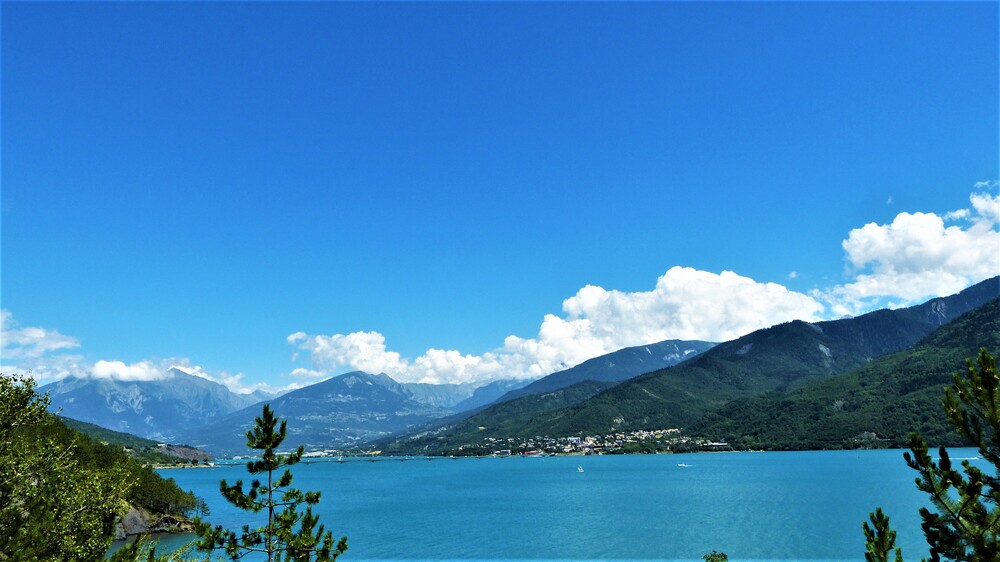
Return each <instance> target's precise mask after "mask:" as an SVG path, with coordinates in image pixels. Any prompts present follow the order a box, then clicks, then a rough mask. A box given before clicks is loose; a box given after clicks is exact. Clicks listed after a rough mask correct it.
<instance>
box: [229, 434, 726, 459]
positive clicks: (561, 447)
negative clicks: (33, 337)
mask: <svg viewBox="0 0 1000 562" xmlns="http://www.w3.org/2000/svg"><path fill="white" fill-rule="evenodd" d="M732 450H733V448H732V447H731V446H730V445H729V444H728V443H724V442H713V441H710V440H708V439H700V438H691V437H686V436H684V435H682V434H681V431H680V430H679V429H655V430H640V431H631V432H619V433H609V434H607V435H588V436H584V437H575V436H574V437H547V436H535V437H525V438H514V437H507V438H494V437H486V438H484V439H483V443H482V444H475V445H473V444H467V445H460V446H458V447H456V448H455V449H454V450H449V451H443V452H439V453H436V454H434V455H430V456H438V457H516V456H522V457H541V456H556V455H622V454H656V453H691V452H697V451H732ZM382 453H383V452H382V451H377V450H370V451H363V452H359V451H343V450H337V449H328V450H322V451H309V452H307V453H305V454H304V455H303V459H310V458H311V459H317V458H331V457H333V458H338V457H339V458H340V459H341V460H343V458H344V457H354V458H356V457H358V456H368V457H372V458H373V459H374V457H378V456H381V455H382ZM246 458H250V457H244V456H236V457H233V460H242V459H246Z"/></svg>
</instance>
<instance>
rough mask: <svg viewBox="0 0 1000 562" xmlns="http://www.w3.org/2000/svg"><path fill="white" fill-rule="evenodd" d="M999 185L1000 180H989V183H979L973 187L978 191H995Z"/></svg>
mask: <svg viewBox="0 0 1000 562" xmlns="http://www.w3.org/2000/svg"><path fill="white" fill-rule="evenodd" d="M998 185H1000V181H998V180H987V181H977V182H976V183H975V185H973V187H975V188H976V189H993V188H994V187H997V186H998Z"/></svg>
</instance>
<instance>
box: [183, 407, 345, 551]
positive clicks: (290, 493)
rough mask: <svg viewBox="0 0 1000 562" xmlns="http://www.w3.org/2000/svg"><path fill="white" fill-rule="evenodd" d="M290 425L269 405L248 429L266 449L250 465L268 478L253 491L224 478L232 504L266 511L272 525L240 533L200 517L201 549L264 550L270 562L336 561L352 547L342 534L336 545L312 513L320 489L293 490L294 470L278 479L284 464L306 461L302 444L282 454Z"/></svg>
mask: <svg viewBox="0 0 1000 562" xmlns="http://www.w3.org/2000/svg"><path fill="white" fill-rule="evenodd" d="M286 423H287V422H286V420H281V422H280V424H279V423H278V419H277V418H276V417H275V416H274V413H273V412H272V411H271V408H270V406H269V405H267V404H265V405H264V410H263V413H262V414H261V416H260V417H258V418H256V419H255V424H254V427H253V429H252V430H251V431H248V432H247V446H248V447H250V448H251V449H257V450H259V451H261V453H260V459H259V460H254V461H251V462H249V463H247V471H248V472H249V473H250V474H264V473H266V474H267V481H266V482H261V481H260V480H256V479H255V480H254V481H253V482H251V483H250V488H249V490H247V491H244V490H243V481H242V480H237V481H236V483H235V484H233V485H232V486H230V485H229V484H227V483H226V481H225V480H222V481H221V482H220V491H221V492H222V496H223V497H224V498H226V500H227V501H228V502H229V503H231V504H233V505H235V506H236V507H239V508H240V509H245V510H248V511H252V512H254V513H258V512H261V511H266V512H267V525H266V526H263V527H257V528H255V529H251V528H250V525H244V526H243V528H242V529H241V530H240V532H238V533H237V532H235V531H230V530H227V529H223V528H222V526H221V525H218V526H215V527H212V526H211V525H209V524H207V523H204V522H202V521H201V520H199V519H195V532H196V533H197V534H198V535H199V536H200V539H199V540H198V542H197V544H196V547H197V548H198V550H205V551H210V550H213V549H217V548H221V549H224V550H225V552H226V554H227V555H228V556H229V557H230V558H232V559H233V560H238V559H239V558H240V557H242V556H243V555H245V554H247V553H248V552H263V553H266V554H267V559H268V561H269V562H276V561H278V560H285V561H289V562H290V561H295V562H300V561H309V560H315V561H317V562H325V561H333V560H336V558H337V557H338V556H339V555H341V554H343V553H344V551H346V550H347V537H341V538H340V540H339V541H338V542H337V543H336V545H335V544H334V542H333V536H332V534H331V533H330V531H325V530H324V527H323V525H321V524H319V516H318V515H314V514H313V512H312V506H313V505H316V504H317V503H319V499H320V493H319V492H302V491H301V490H297V489H295V488H291V487H290V486H291V483H292V472H291V470H289V469H288V468H285V471H284V473H283V474H281V476H279V477H277V478H275V476H276V471H277V470H278V469H279V468H281V467H282V466H284V467H288V466H291V465H293V464H295V463H297V462H299V461H300V460H301V459H302V453H303V449H302V447H299V448H298V449H297V450H296V451H295V452H294V453H291V454H287V455H279V454H278V453H277V452H276V451H277V448H278V447H279V446H280V445H281V443H282V441H284V440H285V435H286ZM303 503H304V504H306V507H305V510H304V511H301V512H300V511H299V506H301V505H302V504H303ZM296 527H298V528H297V529H296Z"/></svg>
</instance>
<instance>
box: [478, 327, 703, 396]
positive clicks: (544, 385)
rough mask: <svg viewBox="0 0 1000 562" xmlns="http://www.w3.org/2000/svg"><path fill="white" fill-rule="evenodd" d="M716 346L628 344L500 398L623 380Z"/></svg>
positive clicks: (700, 343) (673, 342) (678, 342)
mask: <svg viewBox="0 0 1000 562" xmlns="http://www.w3.org/2000/svg"><path fill="white" fill-rule="evenodd" d="M714 345H715V344H714V343H710V342H704V341H684V340H666V341H661V342H659V343H651V344H649V345H639V346H635V347H626V348H624V349H620V350H618V351H615V352H612V353H608V354H607V355H601V356H600V357H595V358H593V359H589V360H587V361H584V362H583V363H580V364H579V365H577V366H575V367H572V368H569V369H566V370H564V371H559V372H556V373H552V374H551V375H548V376H546V377H542V378H540V379H538V380H537V381H535V382H533V383H531V384H528V385H526V386H524V387H521V388H519V389H516V390H512V391H510V392H508V393H507V394H505V395H504V396H503V397H501V398H500V399H499V400H498V401H499V402H505V401H507V400H513V399H515V398H519V397H521V396H528V395H531V394H543V393H546V392H552V391H553V390H558V389H560V388H566V387H567V386H572V385H574V384H576V383H579V382H583V381H597V382H621V381H624V380H628V379H630V378H633V377H637V376H639V375H641V374H644V373H650V372H652V371H657V370H660V369H663V368H666V367H671V366H673V365H676V364H678V363H680V362H682V361H684V360H687V359H691V358H692V357H695V356H697V355H698V354H700V353H702V352H704V351H707V350H709V349H711V348H712V347H713V346H714Z"/></svg>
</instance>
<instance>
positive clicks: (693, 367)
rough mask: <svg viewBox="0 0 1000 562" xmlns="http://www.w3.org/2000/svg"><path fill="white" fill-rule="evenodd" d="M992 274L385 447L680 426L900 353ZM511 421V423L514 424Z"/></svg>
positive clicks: (999, 290) (755, 336)
mask: <svg viewBox="0 0 1000 562" xmlns="http://www.w3.org/2000/svg"><path fill="white" fill-rule="evenodd" d="M998 283H1000V280H998V278H996V277H994V278H992V279H989V280H986V281H983V282H981V283H978V284H976V285H974V286H972V287H969V288H968V289H966V290H964V291H962V292H960V293H958V294H956V295H952V296H949V297H943V298H936V299H932V300H930V301H928V302H926V303H923V304H921V305H917V306H913V307H909V308H902V309H897V310H878V311H875V312H872V313H869V314H865V315H863V316H858V317H856V318H846V319H840V320H832V321H826V322H817V323H808V322H802V321H793V322H788V323H784V324H779V325H776V326H773V327H770V328H766V329H763V330H758V331H755V332H752V333H750V334H747V335H746V336H743V337H741V338H738V339H736V340H733V341H729V342H725V343H722V344H719V345H717V346H715V347H713V348H711V349H709V350H708V351H705V352H704V353H702V354H699V355H697V356H695V357H693V358H691V359H689V360H687V361H684V362H683V363H681V364H679V365H676V366H674V367H668V368H665V369H660V370H657V371H653V372H650V373H647V374H643V375H641V376H638V377H635V378H632V379H629V380H626V381H624V382H622V383H619V384H615V385H613V386H610V387H605V388H601V387H600V386H599V385H596V384H595V383H594V382H586V383H578V385H583V386H580V387H579V388H577V387H576V386H575V385H574V386H569V387H565V388H563V389H560V390H558V391H557V392H556V393H553V394H552V395H551V396H548V395H546V396H547V399H546V400H540V399H539V397H537V396H536V397H531V396H528V397H521V398H517V399H514V400H511V401H508V402H505V403H501V404H495V405H493V406H490V407H488V408H486V409H484V410H482V411H481V412H478V413H476V414H475V415H473V416H471V417H468V418H466V419H463V420H460V421H457V422H455V423H451V424H448V425H446V426H441V427H437V428H434V429H433V430H432V431H424V432H421V433H420V434H417V435H410V436H404V437H403V438H400V439H396V440H394V441H392V442H389V443H386V444H385V445H384V448H385V449H387V450H390V451H394V452H400V453H404V452H410V453H415V452H421V453H440V452H447V451H454V450H456V449H457V448H458V447H459V446H462V445H468V444H476V443H482V441H483V439H484V438H487V437H493V438H504V437H530V436H536V435H553V436H567V435H584V434H585V435H597V434H607V433H612V432H617V431H630V430H638V429H651V428H661V429H665V428H678V427H681V428H683V427H688V426H691V425H692V424H694V423H696V422H697V421H699V420H700V419H701V418H702V417H703V416H704V415H705V414H707V413H708V412H710V411H712V410H713V409H716V408H720V407H722V406H724V405H725V404H727V403H729V402H730V401H732V400H737V399H740V398H745V397H750V396H754V395H759V394H765V393H779V394H783V393H787V392H790V391H794V390H795V389H797V388H801V387H804V386H806V385H808V384H810V383H812V382H815V381H820V380H823V379H826V378H829V377H831V376H835V375H839V374H843V373H847V372H849V371H851V370H853V369H855V368H858V367H860V366H862V365H865V364H867V363H868V362H870V361H872V360H874V359H875V358H877V357H880V356H883V355H886V354H888V353H893V352H897V351H900V350H903V349H906V348H908V347H910V346H912V345H913V344H915V343H917V342H918V341H919V340H921V339H922V338H924V337H926V336H927V335H928V334H930V333H931V332H933V331H934V330H936V329H937V328H939V327H941V326H943V325H944V324H946V323H948V322H950V321H951V320H954V319H955V318H957V317H959V316H960V315H962V314H964V313H966V312H969V311H970V310H974V309H976V308H978V307H980V306H982V305H984V304H985V303H987V302H989V301H990V300H991V299H994V298H996V297H997V295H998V294H1000V284H998ZM512 419H513V420H515V421H514V423H512Z"/></svg>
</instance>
